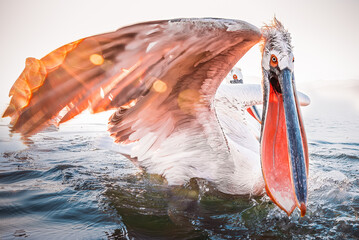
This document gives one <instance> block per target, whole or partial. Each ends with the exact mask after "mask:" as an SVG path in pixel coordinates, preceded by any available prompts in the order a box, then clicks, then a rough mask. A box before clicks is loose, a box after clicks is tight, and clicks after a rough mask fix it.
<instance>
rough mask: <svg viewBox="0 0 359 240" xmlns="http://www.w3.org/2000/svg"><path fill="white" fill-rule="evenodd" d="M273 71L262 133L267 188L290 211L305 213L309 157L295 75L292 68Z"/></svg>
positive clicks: (282, 206)
mask: <svg viewBox="0 0 359 240" xmlns="http://www.w3.org/2000/svg"><path fill="white" fill-rule="evenodd" d="M271 74H272V76H271V77H270V84H269V85H270V86H269V95H268V96H267V104H266V107H265V108H266V113H265V119H264V121H263V124H262V136H261V163H262V172H263V177H264V180H265V184H266V191H267V194H268V196H269V197H270V198H271V200H272V201H273V202H274V203H275V204H277V205H278V206H279V207H280V208H281V209H283V210H284V211H285V212H286V213H287V214H288V215H290V214H291V213H292V212H293V210H294V209H295V208H296V207H298V208H299V209H300V211H301V216H304V215H305V213H306V203H307V177H308V161H309V158H308V146H307V140H306V136H305V130H304V126H303V120H302V118H301V113H300V107H299V103H298V99H297V96H296V95H297V94H296V89H295V86H294V83H293V80H292V78H293V75H292V72H291V71H290V70H289V69H284V70H283V71H282V72H281V73H280V76H276V74H275V73H273V72H272V73H271Z"/></svg>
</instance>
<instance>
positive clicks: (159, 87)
mask: <svg viewBox="0 0 359 240" xmlns="http://www.w3.org/2000/svg"><path fill="white" fill-rule="evenodd" d="M152 87H153V89H154V90H155V91H156V92H159V93H163V92H165V91H166V90H167V84H166V83H165V82H163V81H161V80H159V79H157V80H156V81H155V82H154V83H153V85H152Z"/></svg>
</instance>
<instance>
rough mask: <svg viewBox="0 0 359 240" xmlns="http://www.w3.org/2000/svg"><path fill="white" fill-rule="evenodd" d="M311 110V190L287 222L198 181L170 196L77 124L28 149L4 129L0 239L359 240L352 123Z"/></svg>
mask: <svg viewBox="0 0 359 240" xmlns="http://www.w3.org/2000/svg"><path fill="white" fill-rule="evenodd" d="M312 106H313V108H312V109H309V110H308V111H307V112H306V111H304V116H305V123H306V130H307V135H308V138H309V151H310V179H309V181H310V184H309V199H308V211H307V215H306V216H305V217H303V218H301V217H300V215H299V212H298V211H295V212H294V213H293V215H292V216H291V217H287V216H286V214H285V213H284V212H282V211H281V210H279V209H278V207H276V206H275V205H274V204H272V203H271V202H270V201H269V199H268V197H266V196H263V197H255V198H250V197H249V196H244V197H243V196H242V197H239V196H229V195H224V194H221V193H219V192H217V191H216V190H215V189H214V188H213V187H212V186H211V185H210V183H207V182H205V181H203V180H200V179H193V180H192V181H191V182H190V183H188V184H187V185H186V186H184V187H177V188H173V187H168V186H166V185H165V184H164V182H163V179H161V178H160V177H159V176H149V175H147V174H145V173H143V172H141V171H140V170H138V169H137V168H136V167H135V166H134V165H133V164H132V162H131V161H130V160H128V159H127V158H125V157H123V156H122V155H120V154H118V153H116V152H115V151H113V150H111V149H108V148H103V147H102V146H101V144H100V142H101V139H102V138H103V137H105V136H106V132H105V129H106V125H105V124H102V123H101V124H99V123H96V122H94V123H87V124H86V125H83V124H80V123H78V122H76V121H75V122H74V123H70V124H66V125H64V126H62V127H61V129H60V131H58V132H57V131H54V132H46V133H41V134H38V135H36V136H35V137H33V138H32V141H33V142H32V143H31V142H30V143H28V145H29V146H28V147H24V146H23V145H21V144H20V142H21V141H20V140H19V139H18V138H19V136H14V137H12V138H10V137H9V136H8V129H7V126H6V124H5V123H4V122H3V123H2V125H0V134H1V140H0V146H1V148H0V150H1V151H0V154H1V155H0V157H1V160H0V219H1V221H0V239H23V238H26V239H234V238H237V239H358V238H359V219H358V217H359V177H358V176H359V134H358V133H359V124H358V120H359V117H358V114H357V113H355V111H354V113H352V111H348V110H345V111H342V112H345V113H350V114H351V115H349V116H348V114H347V115H345V114H339V115H336V114H333V109H329V110H328V111H324V110H323V109H321V108H319V107H318V106H316V104H315V103H313V105H312ZM338 111H339V110H338ZM339 112H340V111H339ZM330 113H331V115H330ZM326 114H329V117H328V116H326ZM103 123H105V121H103Z"/></svg>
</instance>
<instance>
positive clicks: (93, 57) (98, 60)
mask: <svg viewBox="0 0 359 240" xmlns="http://www.w3.org/2000/svg"><path fill="white" fill-rule="evenodd" d="M90 61H91V62H92V63H93V64H94V65H101V64H103V62H104V59H103V57H102V56H101V55H99V54H92V55H91V56H90Z"/></svg>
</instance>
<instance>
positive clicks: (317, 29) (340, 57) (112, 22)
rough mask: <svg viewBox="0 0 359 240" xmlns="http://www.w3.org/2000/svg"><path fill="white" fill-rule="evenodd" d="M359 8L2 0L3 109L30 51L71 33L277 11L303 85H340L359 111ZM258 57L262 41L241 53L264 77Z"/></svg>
mask: <svg viewBox="0 0 359 240" xmlns="http://www.w3.org/2000/svg"><path fill="white" fill-rule="evenodd" d="M358 12H359V1H357V0H342V1H339V0H338V1H333V0H316V1H307V0H305V1H291V0H288V1H279V0H271V1H259V0H255V1H249V0H247V1H240V0H235V1H232V0H216V1H213V0H206V1H194V0H181V1H154V0H152V1H149V0H147V1H140V0H133V1H120V0H117V1H115V0H113V1H109V0H108V1H106V0H103V1H92V0H76V1H74V0H58V1H57V0H53V1H48V0H31V1H21V0H0V36H1V37H0V52H1V57H0V66H1V71H0V79H1V80H0V111H1V112H3V111H4V109H5V107H6V105H7V103H8V102H9V98H8V92H9V90H10V88H11V86H12V84H13V83H14V82H15V80H16V79H17V77H18V76H19V75H20V73H21V72H22V70H23V68H24V66H25V59H26V58H27V57H35V58H38V59H40V58H42V57H43V56H45V55H46V54H47V53H49V52H51V51H52V50H54V49H56V48H58V47H60V46H62V45H64V44H66V43H69V42H72V41H74V40H77V39H80V38H83V37H87V36H91V35H95V34H100V33H104V32H109V31H114V30H116V29H118V28H120V27H123V26H126V25H129V24H134V23H138V22H143V21H150V20H158V19H172V18H182V17H219V18H233V19H240V20H244V21H247V22H249V23H251V24H253V25H256V26H257V27H261V26H263V25H264V24H265V23H269V22H270V21H271V19H272V18H273V16H276V17H277V19H279V20H280V21H281V22H282V23H283V25H284V26H285V28H287V29H288V30H289V32H290V33H291V35H292V44H293V45H294V56H295V77H296V82H297V86H298V89H304V90H305V91H309V93H310V92H311V91H312V92H314V91H315V89H317V93H318V92H323V91H326V90H322V89H326V88H328V87H329V88H330V89H332V90H333V89H334V90H336V89H338V88H337V87H336V86H339V88H340V91H334V92H340V94H336V95H338V96H337V97H338V98H340V99H341V98H343V99H347V100H348V103H349V104H354V105H355V106H356V107H357V108H356V109H357V110H358V111H359V97H357V96H359V84H358V82H359V67H358V60H357V57H358V56H359V44H358V43H359V31H358V24H359V14H358ZM260 60H261V54H260V51H259V47H258V46H254V47H253V48H252V49H251V50H250V51H249V52H248V53H247V54H246V55H245V56H244V57H243V58H242V59H241V60H240V62H239V63H238V66H240V67H241V68H242V71H243V75H244V78H245V79H246V78H248V79H254V81H258V83H260V78H261V67H260ZM344 83H345V84H344ZM348 83H350V84H349V85H348ZM342 85H344V87H342ZM348 86H349V87H348ZM352 86H354V87H352ZM326 92H327V94H324V95H323V96H327V97H332V95H331V94H329V95H328V91H326ZM329 92H330V91H329ZM317 93H315V94H317ZM319 95H320V94H319ZM343 96H344V97H343ZM353 102H354V103H353Z"/></svg>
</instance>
